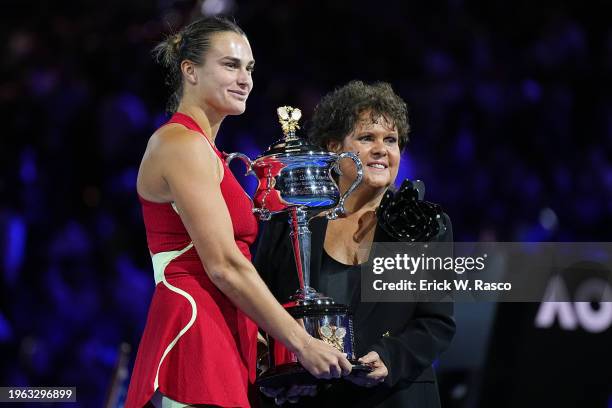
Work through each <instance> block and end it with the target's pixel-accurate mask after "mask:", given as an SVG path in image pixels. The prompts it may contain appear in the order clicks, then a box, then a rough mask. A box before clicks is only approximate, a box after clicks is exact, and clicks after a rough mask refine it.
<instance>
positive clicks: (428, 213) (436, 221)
mask: <svg viewBox="0 0 612 408" xmlns="http://www.w3.org/2000/svg"><path fill="white" fill-rule="evenodd" d="M424 195H425V185H424V184H423V182H422V181H418V180H417V181H414V182H413V181H410V180H408V179H406V180H404V182H403V183H402V186H401V187H400V188H399V190H397V191H396V192H395V193H394V192H392V191H390V190H387V192H386V193H385V195H384V197H383V199H382V201H381V202H380V206H379V207H378V210H377V211H376V215H377V216H378V224H379V225H380V227H381V228H382V229H383V231H385V232H386V233H387V234H388V235H390V236H391V237H392V238H394V239H396V240H398V241H401V242H428V241H431V240H432V239H434V238H436V237H437V236H438V235H439V234H443V233H444V232H445V231H446V225H445V224H444V218H443V214H444V211H443V210H442V207H440V206H439V205H437V204H433V203H430V202H428V201H423V196H424Z"/></svg>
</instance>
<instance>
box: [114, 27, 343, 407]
mask: <svg viewBox="0 0 612 408" xmlns="http://www.w3.org/2000/svg"><path fill="white" fill-rule="evenodd" d="M154 51H155V54H156V56H157V59H158V61H159V62H160V63H161V64H162V65H163V66H164V68H166V70H167V74H168V77H167V78H168V83H169V84H170V85H171V86H172V87H173V90H174V94H173V97H172V99H171V105H170V109H171V110H172V111H173V112H175V113H174V115H173V116H172V118H171V119H170V120H169V121H168V123H166V124H165V125H164V126H162V127H161V128H160V129H158V130H157V131H156V132H155V133H154V134H153V136H151V139H150V140H149V143H148V145H147V149H146V151H145V154H144V157H143V159H142V163H141V166H140V170H139V173H138V182H137V190H138V194H139V197H140V202H141V204H142V209H143V215H144V222H145V228H146V233H147V242H148V246H149V250H150V252H151V257H152V260H153V270H154V277H155V283H156V287H155V292H154V295H153V299H152V301H151V305H150V309H149V314H148V317H147V323H146V327H145V330H144V333H143V336H142V339H141V342H140V346H139V349H138V354H137V357H136V363H135V366H134V370H133V373H132V378H131V381H130V387H129V390H128V395H127V401H126V405H125V406H126V407H127V408H131V407H142V406H145V405H153V406H156V407H159V406H162V407H183V406H191V405H208V406H221V407H248V406H249V399H248V392H249V388H250V385H251V384H252V383H253V381H254V379H255V358H256V356H255V354H256V348H257V345H256V342H257V340H256V339H257V325H259V326H260V327H261V328H262V329H264V330H265V331H266V332H267V333H269V334H270V335H272V336H274V337H275V338H276V339H278V340H279V341H281V342H283V343H284V344H285V345H286V346H287V347H288V348H289V349H290V350H291V351H294V352H295V353H296V355H297V356H298V358H299V360H300V362H301V363H302V365H304V367H305V368H306V369H307V370H308V371H309V372H311V373H312V374H313V375H315V376H316V377H319V378H333V377H340V376H341V375H343V374H348V373H349V372H350V370H351V365H350V363H349V362H348V360H347V359H346V358H345V357H344V355H343V354H341V353H340V352H338V351H337V350H335V349H334V348H332V347H331V346H329V345H327V344H325V343H323V342H321V341H319V340H317V339H315V338H312V337H311V336H310V335H308V333H306V331H305V330H304V329H303V328H302V327H301V326H300V325H299V324H298V323H297V322H296V321H295V320H294V319H293V318H292V317H291V316H290V315H289V314H288V313H287V312H286V311H285V310H284V308H283V307H282V306H281V305H280V304H279V303H278V302H277V301H276V300H275V298H274V296H273V295H272V294H271V293H270V291H269V290H268V288H267V286H266V285H265V284H264V282H263V281H262V280H261V278H260V277H259V274H258V273H257V271H256V270H255V268H254V267H253V265H252V264H251V255H250V253H249V245H250V244H252V243H253V241H254V239H255V236H256V234H257V222H256V219H255V217H254V216H253V214H252V211H251V210H252V206H251V201H250V200H249V198H248V197H247V195H246V194H245V192H244V191H243V190H242V188H241V187H240V185H239V184H238V182H237V181H236V179H235V178H234V176H233V175H232V173H231V171H230V170H229V168H228V167H227V165H226V164H225V161H224V155H223V154H222V153H221V152H220V151H219V150H217V148H216V147H215V141H216V136H217V132H218V131H219V126H220V125H221V122H222V121H223V119H224V118H225V117H226V116H227V115H239V114H241V113H243V112H244V110H245V108H246V101H247V98H248V96H249V93H250V92H251V89H252V87H253V78H252V72H253V67H254V60H253V54H252V51H251V47H250V45H249V41H248V39H247V37H246V35H245V34H244V32H243V31H242V30H241V29H240V28H239V27H238V26H237V25H236V24H235V23H233V22H231V21H229V20H227V19H224V18H205V19H201V20H198V21H196V22H194V23H191V24H190V25H188V26H187V27H185V28H184V29H183V30H181V31H180V32H179V33H177V34H175V35H173V36H171V37H169V38H168V39H166V40H165V41H163V42H162V43H160V44H159V45H158V46H157V47H156V48H155V50H154Z"/></svg>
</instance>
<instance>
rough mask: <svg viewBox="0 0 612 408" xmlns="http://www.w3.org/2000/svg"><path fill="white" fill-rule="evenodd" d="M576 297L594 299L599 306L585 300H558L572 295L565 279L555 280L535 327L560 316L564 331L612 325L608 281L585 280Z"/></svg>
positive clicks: (597, 329) (611, 295) (611, 291)
mask: <svg viewBox="0 0 612 408" xmlns="http://www.w3.org/2000/svg"><path fill="white" fill-rule="evenodd" d="M574 298H575V299H582V300H586V299H592V301H593V302H594V303H596V304H597V305H598V307H597V308H593V306H592V303H591V302H584V301H582V302H560V301H555V300H558V299H570V297H569V295H568V290H567V287H566V285H565V283H564V282H563V279H561V278H560V277H556V278H553V279H551V281H550V283H549V284H548V287H547V288H546V295H545V296H544V301H543V302H542V303H541V304H540V309H539V310H538V314H537V315H536V318H535V326H536V327H538V328H549V327H551V326H552V325H553V324H554V323H555V320H556V319H559V325H560V326H561V328H562V329H564V330H576V329H577V328H578V327H581V328H582V329H584V330H586V331H587V332H590V333H601V332H603V331H605V330H607V329H608V328H609V327H610V326H611V325H612V288H611V287H610V285H609V284H608V282H606V281H605V280H603V279H600V278H589V279H585V280H584V281H582V282H581V283H580V284H579V285H578V287H577V288H576V292H575V295H574Z"/></svg>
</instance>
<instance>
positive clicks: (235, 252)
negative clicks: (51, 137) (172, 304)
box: [151, 131, 351, 378]
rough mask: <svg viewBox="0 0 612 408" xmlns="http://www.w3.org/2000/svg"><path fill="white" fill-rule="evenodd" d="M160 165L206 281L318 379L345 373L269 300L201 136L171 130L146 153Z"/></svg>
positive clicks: (345, 366)
mask: <svg viewBox="0 0 612 408" xmlns="http://www.w3.org/2000/svg"><path fill="white" fill-rule="evenodd" d="M151 156H154V160H155V161H156V163H159V164H160V169H161V174H162V177H163V179H164V180H165V182H166V183H167V185H168V188H169V190H170V195H171V197H172V200H173V201H174V202H175V204H176V206H177V209H178V212H179V214H180V216H181V219H182V221H183V224H184V225H185V227H186V229H187V231H188V233H189V236H190V237H191V239H192V240H193V243H194V246H195V248H196V250H197V252H198V255H199V257H200V259H201V261H202V264H203V265H204V269H205V270H206V273H207V275H208V276H209V278H210V279H211V281H212V282H213V283H214V284H215V285H216V286H217V287H218V288H219V289H220V290H221V291H222V292H223V293H224V294H225V295H226V296H227V297H228V298H229V299H230V300H231V301H232V302H233V303H234V304H236V306H237V307H239V308H240V309H241V310H242V311H244V312H245V313H246V314H247V315H248V316H249V317H251V318H252V319H253V320H254V321H255V322H256V323H257V324H258V325H259V326H260V327H261V328H262V329H264V330H265V331H266V332H267V333H269V334H270V335H272V336H273V337H275V338H276V339H278V340H279V341H281V342H282V343H284V344H285V345H286V346H287V348H288V349H289V350H291V351H292V352H294V353H295V354H296V355H297V356H298V358H299V359H300V361H301V362H302V364H303V365H304V367H305V368H306V369H307V370H308V371H309V372H311V373H312V374H313V375H315V376H317V377H322V378H329V377H331V376H339V375H340V374H341V372H348V371H350V368H351V365H350V363H349V362H348V360H346V358H345V357H344V356H343V355H342V354H341V353H339V352H338V351H337V350H334V349H333V348H332V347H330V346H328V345H327V344H325V343H323V342H321V341H319V340H316V339H314V338H312V337H310V336H309V335H308V334H307V333H306V332H305V330H304V329H303V328H302V327H300V325H299V324H298V323H297V322H296V321H295V320H294V319H293V318H292V317H291V316H290V315H289V314H288V313H287V312H286V311H285V310H284V308H283V307H282V306H281V305H280V304H279V303H278V302H277V301H276V300H275V299H274V297H273V296H272V294H271V293H270V291H269V290H268V288H267V287H266V285H265V284H264V282H263V281H262V279H261V278H260V277H259V275H258V274H257V271H256V270H255V268H254V267H253V265H252V264H251V263H250V262H249V261H248V260H247V259H246V258H245V257H244V256H243V255H242V253H241V252H240V250H239V249H238V246H237V245H236V243H235V241H234V233H233V227H232V222H231V218H230V214H229V211H228V209H227V206H226V204H225V201H224V200H223V196H222V194H221V189H220V179H219V176H218V169H217V166H218V158H217V156H216V155H215V153H214V152H213V150H212V149H211V148H210V146H209V145H208V144H207V142H206V141H205V140H203V139H202V136H201V135H199V134H195V133H193V132H186V131H180V132H179V131H175V132H171V134H169V135H167V137H165V138H164V140H163V141H162V142H160V143H158V144H157V147H156V148H155V151H154V152H152V153H151Z"/></svg>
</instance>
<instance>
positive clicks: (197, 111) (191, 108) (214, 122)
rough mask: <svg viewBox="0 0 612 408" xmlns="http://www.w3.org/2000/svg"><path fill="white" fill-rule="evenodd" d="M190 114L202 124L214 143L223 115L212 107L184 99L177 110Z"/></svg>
mask: <svg viewBox="0 0 612 408" xmlns="http://www.w3.org/2000/svg"><path fill="white" fill-rule="evenodd" d="M176 111H177V112H180V113H183V114H185V115H188V116H190V117H191V118H192V119H193V120H195V122H196V123H197V124H198V126H200V128H201V129H202V131H204V134H205V135H206V137H207V138H208V139H209V140H210V141H211V142H212V143H213V144H214V143H215V139H216V138H217V132H218V131H219V127H220V126H221V122H222V121H223V117H218V115H215V114H214V113H213V112H211V110H210V109H208V111H207V110H206V109H205V108H203V107H200V106H198V105H196V104H192V103H189V102H188V101H182V102H181V103H180V105H179V107H178V109H177V110H176Z"/></svg>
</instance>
